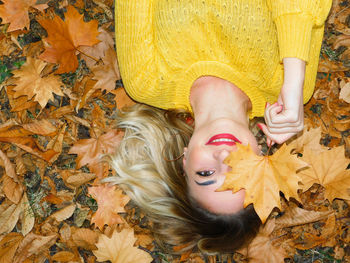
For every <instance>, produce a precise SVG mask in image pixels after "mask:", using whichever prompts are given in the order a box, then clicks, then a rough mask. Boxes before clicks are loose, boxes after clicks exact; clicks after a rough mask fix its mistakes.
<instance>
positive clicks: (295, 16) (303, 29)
mask: <svg viewBox="0 0 350 263" xmlns="http://www.w3.org/2000/svg"><path fill="white" fill-rule="evenodd" d="M267 4H268V7H269V9H270V11H271V13H272V18H273V20H274V22H275V25H276V29H277V35H278V45H279V51H280V60H281V61H282V59H283V58H285V57H296V58H300V59H302V60H304V61H306V62H308V60H309V51H310V41H311V34H312V30H313V28H322V27H323V25H324V21H325V20H326V18H327V15H328V12H329V10H330V7H331V5H332V0H267Z"/></svg>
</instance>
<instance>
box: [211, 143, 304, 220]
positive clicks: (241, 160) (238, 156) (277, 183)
mask: <svg viewBox="0 0 350 263" xmlns="http://www.w3.org/2000/svg"><path fill="white" fill-rule="evenodd" d="M237 147H238V151H235V152H231V153H230V155H229V156H228V157H227V158H226V159H225V161H224V162H225V163H226V164H227V165H229V166H230V167H232V170H231V171H230V172H228V173H227V175H226V178H225V181H224V183H223V185H222V186H221V187H220V188H219V189H217V191H224V190H232V192H237V191H238V190H240V189H245V191H246V192H245V199H244V207H246V206H248V205H249V204H251V203H253V205H254V209H255V211H256V213H257V214H258V216H259V217H260V219H261V221H262V222H263V223H264V222H265V221H266V219H267V217H268V216H269V214H270V212H271V211H272V209H273V208H274V207H278V208H279V209H281V202H280V194H279V192H280V191H281V192H283V193H284V195H285V197H286V198H287V199H289V198H291V197H294V198H295V199H296V200H299V196H298V193H297V190H298V188H299V186H298V181H300V180H299V176H298V175H297V174H296V171H297V170H298V169H300V168H303V167H306V166H307V163H305V162H303V161H301V160H300V159H298V158H297V157H296V156H295V155H291V154H290V151H291V148H289V147H288V146H286V145H283V146H282V147H281V148H280V149H279V150H278V151H277V152H276V153H275V154H274V155H272V156H258V155H256V154H255V153H254V152H253V151H252V149H251V148H250V146H249V145H248V146H244V145H241V144H237Z"/></svg>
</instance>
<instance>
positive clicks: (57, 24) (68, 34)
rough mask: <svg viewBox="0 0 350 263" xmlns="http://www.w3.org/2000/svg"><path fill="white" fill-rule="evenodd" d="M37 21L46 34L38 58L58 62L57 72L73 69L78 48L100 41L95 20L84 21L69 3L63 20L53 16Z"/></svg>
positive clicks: (76, 61)
mask: <svg viewBox="0 0 350 263" xmlns="http://www.w3.org/2000/svg"><path fill="white" fill-rule="evenodd" d="M39 23H40V24H41V25H42V27H44V28H45V30H46V31H47V34H48V37H47V38H46V39H45V41H46V42H47V43H48V45H47V46H46V47H45V51H44V53H42V54H41V55H40V59H42V60H45V61H47V62H51V63H58V64H60V66H59V68H58V70H57V71H56V73H57V74H61V73H66V72H71V71H75V70H76V69H77V67H78V59H77V56H76V52H77V51H79V48H80V47H81V46H93V45H95V44H97V43H99V42H100V40H98V39H97V36H98V34H99V32H98V31H97V26H98V22H97V20H92V21H90V22H84V16H83V15H80V14H79V12H78V11H77V10H76V9H75V8H74V7H73V6H71V5H70V6H68V7H67V13H66V14H65V20H64V21H63V20H62V19H61V18H60V17H59V16H55V17H54V18H53V20H50V19H43V20H39Z"/></svg>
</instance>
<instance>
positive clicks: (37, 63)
mask: <svg viewBox="0 0 350 263" xmlns="http://www.w3.org/2000/svg"><path fill="white" fill-rule="evenodd" d="M45 66H46V63H45V62H43V61H41V60H38V59H34V58H31V57H28V58H27V62H26V63H25V64H24V65H23V66H22V67H21V69H18V70H14V71H13V72H12V73H13V74H14V76H13V77H14V78H17V80H16V82H15V84H16V87H15V88H14V89H13V91H14V92H15V93H14V98H18V97H20V96H23V95H26V96H28V99H31V98H33V97H34V101H37V102H38V103H39V104H40V106H41V107H42V108H44V107H45V106H46V104H47V102H48V101H49V100H53V99H54V97H53V93H55V94H57V95H59V96H64V94H63V93H62V91H61V89H60V86H61V85H63V84H62V82H61V81H60V79H59V77H57V76H53V75H49V76H47V77H41V72H42V71H43V69H44V67H45Z"/></svg>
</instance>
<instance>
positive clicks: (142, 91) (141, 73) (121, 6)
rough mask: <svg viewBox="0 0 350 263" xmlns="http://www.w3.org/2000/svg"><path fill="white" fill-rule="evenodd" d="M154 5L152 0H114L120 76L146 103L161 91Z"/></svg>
mask: <svg viewBox="0 0 350 263" xmlns="http://www.w3.org/2000/svg"><path fill="white" fill-rule="evenodd" d="M152 5H153V1H152V0H117V1H115V25H116V28H115V34H116V50H117V56H118V64H119V69H120V73H121V77H122V80H123V83H124V86H125V89H126V91H127V93H128V94H129V95H130V96H131V97H132V98H133V99H134V100H136V101H139V102H143V103H149V101H152V99H153V98H154V96H157V92H158V93H159V91H157V90H156V87H157V86H158V85H157V83H156V82H157V79H156V78H155V76H157V74H156V61H155V60H156V58H155V55H154V52H155V51H154V41H153V25H152V20H153V12H152V10H153V8H152ZM150 104H151V103H150Z"/></svg>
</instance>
